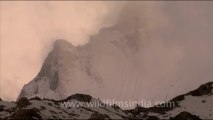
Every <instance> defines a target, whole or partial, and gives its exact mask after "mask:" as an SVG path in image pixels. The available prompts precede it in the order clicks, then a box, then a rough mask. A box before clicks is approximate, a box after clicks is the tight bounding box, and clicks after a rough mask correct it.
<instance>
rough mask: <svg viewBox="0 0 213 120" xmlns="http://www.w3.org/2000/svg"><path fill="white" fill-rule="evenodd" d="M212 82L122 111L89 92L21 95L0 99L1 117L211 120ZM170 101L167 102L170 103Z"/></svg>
mask: <svg viewBox="0 0 213 120" xmlns="http://www.w3.org/2000/svg"><path fill="white" fill-rule="evenodd" d="M212 101H213V82H209V83H206V84H203V85H201V86H200V87H199V88H198V89H196V90H193V91H191V92H188V93H186V94H183V95H179V96H177V97H175V98H173V99H172V100H170V101H169V102H170V103H174V104H167V105H170V106H165V105H166V104H164V105H163V104H162V105H156V106H154V107H150V108H143V107H140V106H137V107H136V108H134V109H131V110H122V109H121V108H120V107H119V106H117V105H116V104H114V105H108V104H104V103H102V102H101V101H100V100H99V99H96V98H93V97H91V96H90V95H84V94H75V95H71V96H69V97H68V98H66V99H63V100H51V99H40V98H38V97H35V98H31V99H27V98H25V97H22V98H20V99H19V100H18V101H16V102H6V101H2V100H1V99H0V118H1V119H142V120H149V119H150V120H159V119H171V120H200V119H212V118H213V116H212V110H213V106H212V105H213V102H212ZM169 102H168V103H169Z"/></svg>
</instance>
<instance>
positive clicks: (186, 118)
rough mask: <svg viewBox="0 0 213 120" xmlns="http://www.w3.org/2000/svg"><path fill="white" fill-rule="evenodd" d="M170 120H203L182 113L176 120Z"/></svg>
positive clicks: (187, 113)
mask: <svg viewBox="0 0 213 120" xmlns="http://www.w3.org/2000/svg"><path fill="white" fill-rule="evenodd" d="M170 120H201V119H200V118H199V117H198V116H196V115H192V114H191V113H189V112H185V111H184V112H181V113H179V114H178V115H177V116H175V117H174V118H171V119H170Z"/></svg>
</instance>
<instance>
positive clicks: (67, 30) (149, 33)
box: [1, 1, 213, 100]
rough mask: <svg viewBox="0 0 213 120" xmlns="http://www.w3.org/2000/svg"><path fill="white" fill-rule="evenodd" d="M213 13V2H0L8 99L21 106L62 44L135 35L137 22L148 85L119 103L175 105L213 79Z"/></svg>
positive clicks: (4, 95)
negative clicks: (107, 31)
mask: <svg viewBox="0 0 213 120" xmlns="http://www.w3.org/2000/svg"><path fill="white" fill-rule="evenodd" d="M212 6H213V2H207V1H205V2H199V1H196V2H189V1H176V2H173V1H172V2H169V1H167V2H163V1H151V2H148V1H143V2H136V1H134V2H1V98H3V99H4V100H15V99H16V97H17V95H18V94H19V93H20V90H21V88H22V87H23V85H24V84H26V83H28V82H29V81H30V80H32V79H33V78H34V76H36V74H37V73H38V72H39V70H40V68H41V65H42V63H43V60H44V58H45V57H46V55H47V54H48V52H49V51H50V50H51V46H52V43H53V42H54V40H55V39H58V38H62V39H66V40H69V41H70V42H71V43H72V44H74V45H76V46H77V45H84V44H86V43H88V42H89V40H90V36H91V35H95V34H97V33H98V32H99V30H101V29H102V28H105V27H110V26H113V25H115V27H116V28H118V29H119V30H120V31H121V32H123V33H125V32H131V31H133V29H135V25H136V24H135V18H137V19H139V22H138V24H137V25H139V26H138V28H139V29H138V30H139V32H140V41H141V43H140V44H142V46H143V47H142V48H141V51H142V53H143V54H140V56H139V59H138V60H137V61H141V65H135V66H136V67H135V68H134V70H139V71H141V74H138V76H139V75H140V76H142V78H143V80H141V81H136V82H133V83H131V85H132V86H134V87H132V88H131V89H126V91H130V90H131V91H132V93H131V92H129V95H128V94H126V93H125V92H123V93H124V94H125V95H124V96H119V95H117V94H115V96H117V98H119V97H120V98H121V99H130V98H134V99H140V98H141V97H143V98H147V99H149V100H150V99H152V100H153V99H166V100H168V99H170V98H172V97H174V96H177V95H179V94H182V93H185V92H188V91H190V90H193V89H195V88H197V87H198V86H199V85H200V84H203V83H206V82H208V81H212V78H213V62H212V61H213V55H212V51H213V34H212V31H213V14H212V12H213V7H212ZM138 73H139V72H138ZM135 78H137V75H136V77H135ZM109 82H112V81H109ZM109 84H110V85H111V84H113V83H109ZM168 85H170V86H168ZM138 88H141V90H140V91H139V90H138ZM147 88H149V89H147ZM147 91H148V92H147ZM107 92H108V91H107ZM130 93H131V94H130ZM110 94H112V93H110ZM130 96H131V97H130Z"/></svg>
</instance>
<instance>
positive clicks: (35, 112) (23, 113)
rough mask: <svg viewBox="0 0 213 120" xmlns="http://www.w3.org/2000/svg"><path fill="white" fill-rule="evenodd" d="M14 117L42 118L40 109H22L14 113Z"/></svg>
mask: <svg viewBox="0 0 213 120" xmlns="http://www.w3.org/2000/svg"><path fill="white" fill-rule="evenodd" d="M11 118H12V119H42V117H41V115H40V114H39V109H37V108H32V109H20V110H19V111H18V112H16V113H14V114H13V115H12V117H11Z"/></svg>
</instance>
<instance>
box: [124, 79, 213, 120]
mask: <svg viewBox="0 0 213 120" xmlns="http://www.w3.org/2000/svg"><path fill="white" fill-rule="evenodd" d="M128 112H130V113H131V114H132V116H135V117H139V118H140V117H143V116H156V117H158V118H160V119H170V118H173V119H174V118H175V117H176V119H177V120H178V119H186V118H187V116H188V117H192V118H191V119H192V120H194V119H197V118H198V117H199V118H201V119H212V118H213V114H212V113H213V82H209V83H206V84H203V85H201V86H200V87H199V88H197V89H196V90H193V91H191V92H188V93H186V94H183V95H179V96H177V97H175V98H173V99H172V100H170V101H169V102H167V103H164V104H162V105H156V106H154V107H150V108H143V107H140V106H138V107H136V108H135V109H132V110H128ZM144 113H145V114H144ZM193 116H194V117H193ZM196 116H197V117H196Z"/></svg>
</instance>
